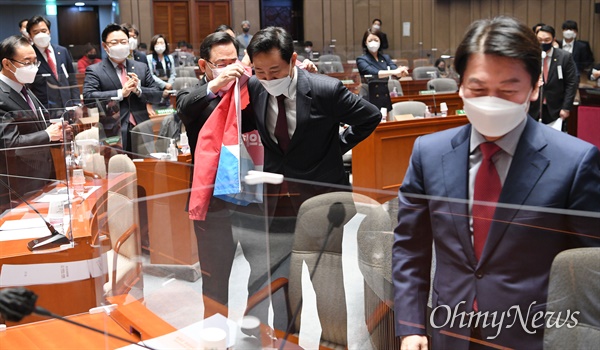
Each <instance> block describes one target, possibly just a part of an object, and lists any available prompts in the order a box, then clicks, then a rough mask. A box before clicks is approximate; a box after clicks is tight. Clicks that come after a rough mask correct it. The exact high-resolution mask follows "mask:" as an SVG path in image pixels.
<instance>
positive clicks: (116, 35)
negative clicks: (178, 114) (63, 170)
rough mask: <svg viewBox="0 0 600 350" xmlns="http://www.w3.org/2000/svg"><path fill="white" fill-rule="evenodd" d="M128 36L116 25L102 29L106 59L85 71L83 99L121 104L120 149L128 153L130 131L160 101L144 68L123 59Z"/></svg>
mask: <svg viewBox="0 0 600 350" xmlns="http://www.w3.org/2000/svg"><path fill="white" fill-rule="evenodd" d="M128 35H129V33H128V32H127V30H126V29H125V28H124V27H122V26H120V25H118V24H116V23H112V24H109V25H108V26H106V28H104V30H103V31H102V47H103V48H104V50H106V52H107V54H108V57H107V58H104V59H103V60H102V62H100V63H97V64H94V65H91V66H89V67H88V68H87V69H86V71H85V80H84V82H83V98H84V99H103V100H109V99H111V98H115V97H116V98H118V99H119V101H121V102H120V103H119V106H120V109H121V120H120V123H121V136H122V145H123V148H124V149H125V150H127V151H131V139H130V135H129V133H130V131H131V129H132V128H133V127H134V126H135V125H137V124H139V123H141V122H143V121H146V120H148V119H149V116H148V109H147V108H151V105H152V103H158V102H159V101H160V97H161V95H162V91H161V90H160V88H159V87H158V86H157V85H156V83H155V82H154V79H153V78H152V75H151V74H150V70H149V69H148V65H147V64H142V63H139V62H137V61H134V60H131V59H127V56H128V55H129V39H128ZM148 105H149V106H148Z"/></svg>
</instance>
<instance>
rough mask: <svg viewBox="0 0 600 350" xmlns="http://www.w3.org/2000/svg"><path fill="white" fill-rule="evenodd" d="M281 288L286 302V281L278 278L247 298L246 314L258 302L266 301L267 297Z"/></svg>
mask: <svg viewBox="0 0 600 350" xmlns="http://www.w3.org/2000/svg"><path fill="white" fill-rule="evenodd" d="M281 288H284V292H285V298H286V300H287V298H288V295H287V294H288V293H287V288H288V279H287V278H283V277H281V278H278V279H276V280H275V281H273V282H271V284H270V285H268V286H266V287H264V288H262V289H261V290H259V291H258V292H256V293H254V294H253V295H252V296H250V297H249V298H248V306H247V308H246V313H248V311H250V310H252V309H253V308H254V307H255V306H256V305H258V304H259V303H260V302H262V301H264V300H265V299H267V298H268V297H269V295H271V294H273V293H275V292H276V291H278V290H280V289H281Z"/></svg>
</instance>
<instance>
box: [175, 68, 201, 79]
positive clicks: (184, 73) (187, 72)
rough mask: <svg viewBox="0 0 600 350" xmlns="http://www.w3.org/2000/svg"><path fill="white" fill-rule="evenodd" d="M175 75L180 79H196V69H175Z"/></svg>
mask: <svg viewBox="0 0 600 350" xmlns="http://www.w3.org/2000/svg"><path fill="white" fill-rule="evenodd" d="M175 74H176V75H177V76H178V77H192V78H196V69H195V67H188V66H179V67H175Z"/></svg>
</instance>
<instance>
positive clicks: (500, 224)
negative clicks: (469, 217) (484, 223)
mask: <svg viewBox="0 0 600 350" xmlns="http://www.w3.org/2000/svg"><path fill="white" fill-rule="evenodd" d="M543 127H545V126H543V125H540V124H538V123H537V122H536V121H534V120H533V119H531V118H527V125H526V127H525V130H524V131H523V134H522V135H521V138H520V139H519V144H518V145H517V149H516V151H515V155H514V158H513V160H512V163H511V165H510V169H509V171H508V175H507V177H506V181H505V182H504V186H503V188H502V192H501V193H500V199H499V203H506V204H510V205H523V204H524V203H525V200H526V199H527V197H529V194H530V193H531V191H532V189H533V188H534V187H535V185H536V184H537V182H538V181H539V179H540V177H541V176H542V174H543V173H544V171H545V170H546V168H547V167H548V165H549V164H550V160H549V159H548V158H546V157H545V156H544V155H542V154H541V153H540V150H542V149H543V148H544V147H546V145H547V141H546V139H545V138H544V136H543V135H542V134H541V133H540V128H543ZM516 214H517V210H515V209H512V208H497V209H496V212H495V213H494V221H493V222H492V225H491V227H490V232H489V235H488V238H487V241H486V243H485V247H484V248H483V252H482V255H481V260H480V262H479V265H481V264H483V263H485V261H486V260H487V259H488V258H489V256H490V255H491V254H492V253H493V252H494V249H495V248H496V246H497V245H498V243H499V242H500V240H501V238H502V236H504V234H505V233H506V230H508V229H509V227H510V225H511V224H510V222H511V221H512V219H513V218H514V216H515V215H516Z"/></svg>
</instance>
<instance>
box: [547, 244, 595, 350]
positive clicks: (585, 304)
mask: <svg viewBox="0 0 600 350" xmlns="http://www.w3.org/2000/svg"><path fill="white" fill-rule="evenodd" d="M598 276H600V248H578V249H570V250H565V251H563V252H561V253H560V254H558V255H557V256H556V258H554V261H553V262H552V268H551V270H550V282H549V286H548V299H547V304H546V315H553V316H552V322H553V324H554V325H556V323H555V322H556V321H557V320H556V318H557V317H560V318H561V319H560V320H559V321H558V322H559V324H563V322H565V321H572V319H571V320H569V318H570V317H571V316H572V315H573V312H575V311H579V314H578V315H577V316H576V319H577V321H578V322H577V324H576V325H575V323H574V322H571V323H570V324H569V326H567V325H566V324H565V325H563V326H562V327H556V326H554V327H547V328H546V329H545V330H544V349H551V350H554V349H596V348H597V347H598V342H599V341H600V278H599V277H598ZM567 310H569V313H568V311H567ZM550 312H552V314H550Z"/></svg>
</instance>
